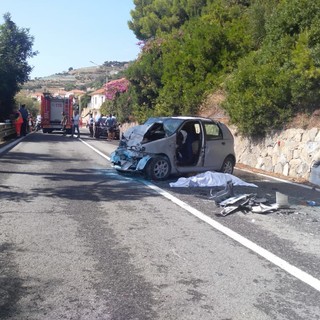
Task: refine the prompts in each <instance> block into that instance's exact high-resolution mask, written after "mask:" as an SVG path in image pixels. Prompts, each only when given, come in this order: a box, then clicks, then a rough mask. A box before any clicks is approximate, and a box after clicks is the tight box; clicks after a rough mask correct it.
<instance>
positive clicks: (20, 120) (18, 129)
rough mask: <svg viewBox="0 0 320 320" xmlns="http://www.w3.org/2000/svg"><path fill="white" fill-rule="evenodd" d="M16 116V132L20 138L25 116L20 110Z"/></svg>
mask: <svg viewBox="0 0 320 320" xmlns="http://www.w3.org/2000/svg"><path fill="white" fill-rule="evenodd" d="M14 118H15V120H14V125H15V127H16V133H17V137H18V138H19V137H20V135H21V127H22V123H23V118H22V115H21V112H20V111H19V110H18V111H16V112H15V113H14Z"/></svg>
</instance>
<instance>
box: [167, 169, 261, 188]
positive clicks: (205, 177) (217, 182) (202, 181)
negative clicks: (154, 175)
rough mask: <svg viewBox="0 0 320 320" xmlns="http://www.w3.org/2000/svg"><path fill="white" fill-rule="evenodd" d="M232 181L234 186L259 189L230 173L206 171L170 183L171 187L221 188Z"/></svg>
mask: <svg viewBox="0 0 320 320" xmlns="http://www.w3.org/2000/svg"><path fill="white" fill-rule="evenodd" d="M228 181H231V182H232V183H233V185H234V186H247V187H256V188H257V187H258V186H257V185H255V184H253V183H247V182H245V181H243V180H241V179H240V178H237V177H236V176H234V175H232V174H229V173H221V172H212V171H206V172H204V173H200V174H197V175H196V176H193V177H190V178H179V179H178V180H177V181H176V182H171V183H169V185H170V187H220V186H225V185H226V184H227V182H228Z"/></svg>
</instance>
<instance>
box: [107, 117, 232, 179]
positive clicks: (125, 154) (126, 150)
mask: <svg viewBox="0 0 320 320" xmlns="http://www.w3.org/2000/svg"><path fill="white" fill-rule="evenodd" d="M110 161H111V163H112V164H113V166H114V168H116V169H117V170H118V171H136V172H137V171H138V172H141V173H144V174H145V175H146V176H147V177H148V178H149V179H152V180H165V179H167V178H168V177H169V175H170V174H177V175H181V174H185V173H196V172H197V173H198V172H204V171H208V170H214V171H221V172H224V173H233V169H234V166H235V163H236V157H235V152H234V139H233V135H232V133H231V132H230V130H229V129H228V127H227V126H226V125H225V124H223V123H221V122H218V121H214V120H212V119H209V118H202V117H160V118H150V119H148V120H147V121H146V122H145V123H144V124H143V125H138V126H135V127H132V128H129V129H128V130H127V131H126V132H124V133H123V136H122V138H121V140H120V143H119V147H118V148H117V149H116V150H115V151H114V152H113V153H112V154H111V158H110Z"/></svg>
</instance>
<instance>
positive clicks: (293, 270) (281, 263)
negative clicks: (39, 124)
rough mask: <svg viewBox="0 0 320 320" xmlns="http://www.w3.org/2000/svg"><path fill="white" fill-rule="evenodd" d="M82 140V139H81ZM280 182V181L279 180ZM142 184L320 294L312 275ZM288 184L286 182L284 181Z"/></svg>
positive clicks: (104, 156)
mask: <svg viewBox="0 0 320 320" xmlns="http://www.w3.org/2000/svg"><path fill="white" fill-rule="evenodd" d="M80 140H81V139H80ZM81 141H82V142H83V143H84V144H85V145H87V146H88V147H89V148H91V149H92V150H93V151H95V152H96V153H98V154H99V155H101V156H102V157H103V158H105V159H108V160H110V158H109V157H108V156H106V155H104V154H103V153H102V152H100V151H99V150H97V149H95V148H94V147H92V146H90V145H89V144H88V143H86V142H85V141H83V140H81ZM279 180H280V179H279ZM141 182H142V183H144V184H145V185H146V186H147V187H149V188H150V189H152V190H154V191H155V192H157V193H158V194H160V195H162V196H163V197H165V198H167V199H168V200H170V201H172V202H173V203H175V204H177V205H178V206H180V207H181V208H183V209H185V210H186V211H188V212H190V213H191V214H192V215H194V216H195V217H197V218H199V219H200V220H202V221H204V222H206V223H208V224H209V225H210V226H212V227H213V228H215V229H216V230H218V231H220V232H222V233H223V234H225V235H226V236H228V237H230V238H231V239H233V240H235V241H237V242H238V243H240V244H242V245H243V246H244V247H246V248H248V249H250V250H252V251H253V252H255V253H257V254H258V255H260V256H261V257H263V258H265V259H266V260H268V261H270V262H271V263H273V264H274V265H276V266H278V267H279V268H281V269H282V270H284V271H286V272H287V273H289V274H291V275H292V276H294V277H295V278H297V279H299V280H301V281H302V282H304V283H306V284H308V285H309V286H311V287H312V288H314V289H316V290H317V291H319V292H320V280H319V279H317V278H315V277H313V276H311V275H310V274H308V273H306V272H304V271H302V270H301V269H299V268H297V267H295V266H293V265H292V264H290V263H289V262H287V261H285V260H283V259H281V258H280V257H278V256H276V255H275V254H273V253H271V252H269V251H268V250H266V249H264V248H262V247H260V246H259V245H257V244H255V243H254V242H252V241H250V240H249V239H247V238H245V237H243V236H241V235H240V234H238V233H236V232H234V231H232V230H231V229H229V228H227V227H225V226H223V225H222V224H221V223H219V222H217V221H215V220H213V219H212V218H210V217H208V216H207V215H205V214H204V213H202V212H201V211H199V210H197V209H195V208H193V207H191V206H189V205H188V204H187V203H185V202H183V201H181V200H180V199H178V198H176V197H175V196H173V195H172V194H170V193H169V192H167V191H165V190H163V189H161V188H159V187H157V186H156V185H154V184H153V183H151V182H149V181H146V180H141ZM284 182H286V181H284Z"/></svg>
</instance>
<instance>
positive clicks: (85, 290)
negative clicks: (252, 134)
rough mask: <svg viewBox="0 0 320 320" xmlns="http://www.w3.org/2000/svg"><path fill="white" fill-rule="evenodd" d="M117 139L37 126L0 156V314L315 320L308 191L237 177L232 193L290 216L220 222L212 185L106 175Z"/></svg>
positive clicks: (312, 212) (318, 275)
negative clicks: (281, 198)
mask: <svg viewBox="0 0 320 320" xmlns="http://www.w3.org/2000/svg"><path fill="white" fill-rule="evenodd" d="M116 145H117V142H112V143H111V142H106V141H102V140H99V141H97V140H94V139H91V138H89V137H88V136H84V135H83V136H82V138H81V140H78V139H73V138H70V137H63V136H61V135H60V134H42V133H40V132H37V133H34V134H30V135H28V136H27V137H25V138H24V139H23V140H21V141H19V143H18V144H17V145H16V146H14V147H13V146H12V145H7V148H8V149H2V150H3V151H4V152H3V153H1V154H0V197H1V198H0V199H1V203H0V204H1V207H0V319H17V320H20V319H21V320H22V319H115V320H120V319H121V320H122V319H123V320H127V319H172V320H176V319H179V320H180V319H183V320H185V319H195V320H198V319H217V320H218V319H219V320H251V319H252V320H258V319H273V320H274V319H279V320H282V319H286V320H287V319H292V320H298V319H301V320H302V319H303V320H306V319H320V304H319V301H320V280H319V279H320V270H319V261H320V233H319V229H320V227H319V226H320V209H319V207H309V206H307V205H306V201H307V200H316V201H317V200H318V201H319V200H320V199H319V192H318V191H317V190H313V189H310V188H307V187H304V186H300V185H294V184H291V183H288V182H286V181H280V180H274V179H272V178H270V177H267V176H261V175H256V174H252V173H250V172H245V171H241V170H236V171H235V173H234V174H235V176H237V177H239V178H241V179H243V180H244V181H246V182H252V183H255V184H256V185H258V188H252V187H235V193H236V194H244V193H252V192H254V193H257V195H258V196H260V197H265V198H267V199H268V200H269V201H270V202H271V203H272V202H274V201H275V194H276V191H279V192H281V193H284V194H287V195H288V196H289V203H290V208H288V209H281V210H277V211H275V212H273V213H269V214H254V213H247V214H245V213H243V212H241V211H238V212H236V213H233V214H231V215H229V216H226V217H221V216H219V213H220V211H221V208H219V207H217V206H216V205H215V204H214V202H213V201H212V200H211V199H210V189H211V188H171V187H170V186H169V182H173V181H176V180H177V177H172V178H171V180H169V181H164V182H158V183H154V182H149V181H146V180H144V179H142V178H141V177H140V176H136V175H120V174H118V173H117V172H116V171H115V170H114V169H113V168H111V166H110V164H109V162H108V155H109V153H110V152H111V151H112V150H113V149H114V148H115V147H116ZM0 152H1V150H0ZM218 190H219V188H217V189H214V191H218Z"/></svg>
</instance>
